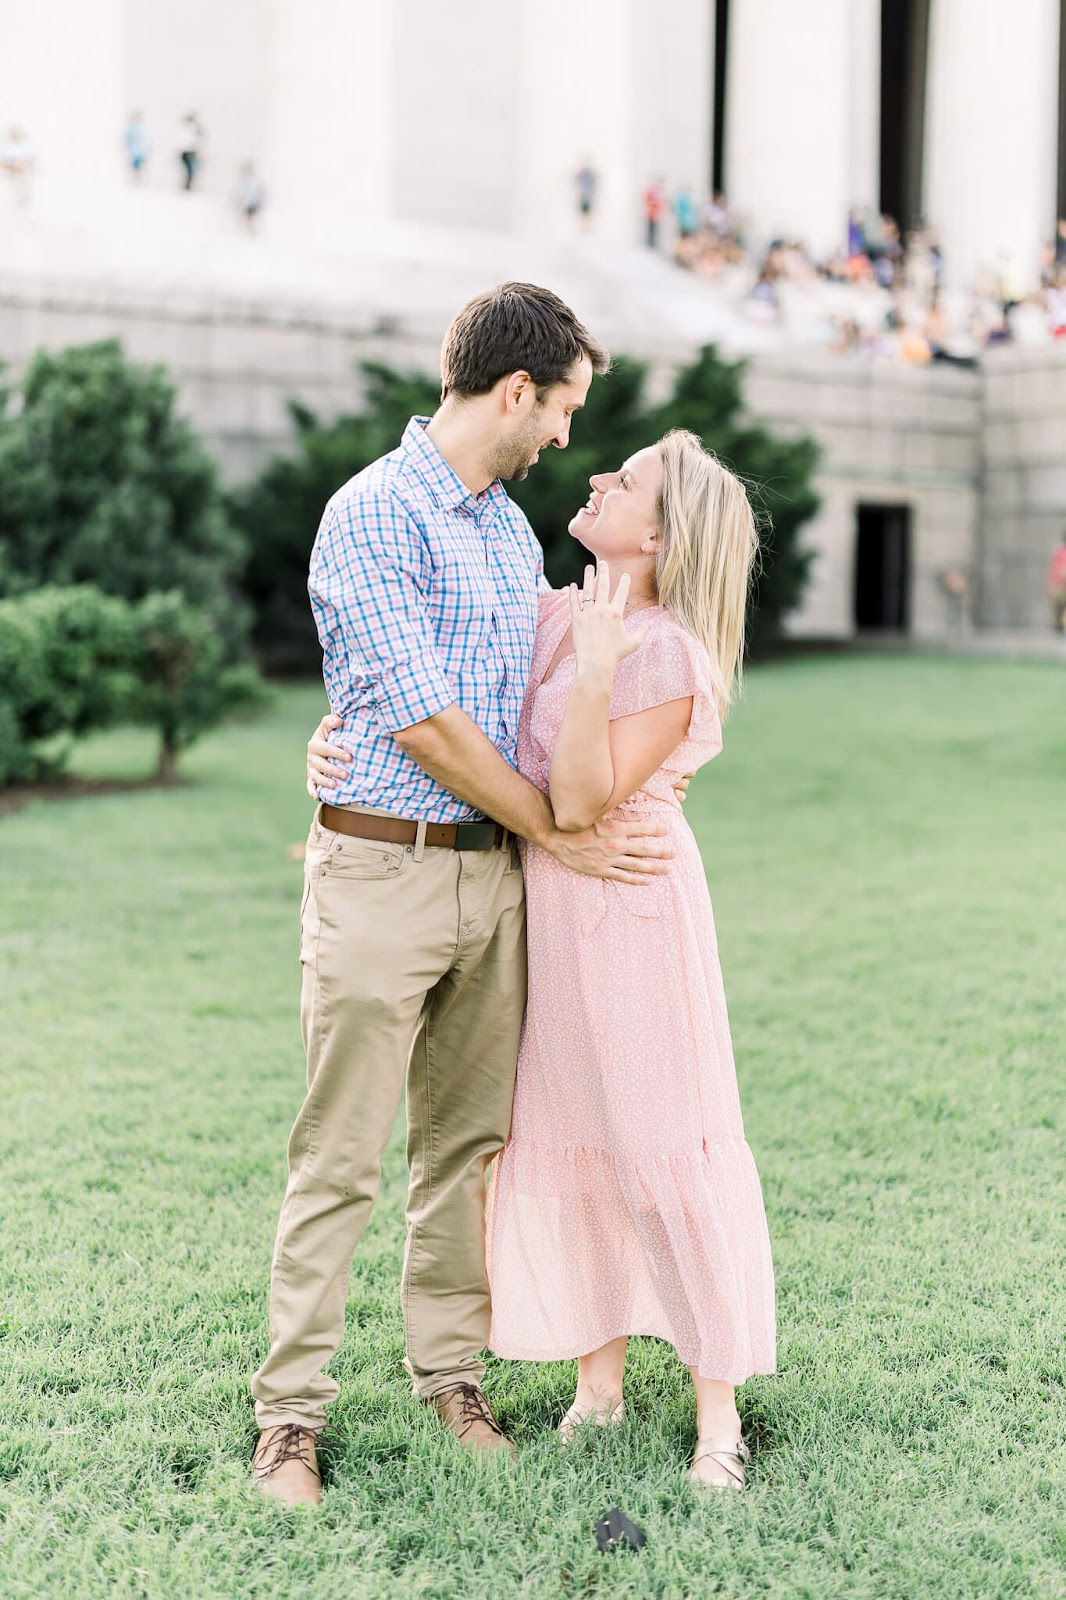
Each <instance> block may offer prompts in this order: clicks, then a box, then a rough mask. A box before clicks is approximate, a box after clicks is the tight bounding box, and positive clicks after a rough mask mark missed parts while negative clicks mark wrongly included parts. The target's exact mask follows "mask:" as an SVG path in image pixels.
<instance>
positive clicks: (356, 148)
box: [263, 0, 418, 226]
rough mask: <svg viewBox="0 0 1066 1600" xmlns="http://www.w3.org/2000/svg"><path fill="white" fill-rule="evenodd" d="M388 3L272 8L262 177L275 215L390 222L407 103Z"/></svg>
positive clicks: (292, 3)
mask: <svg viewBox="0 0 1066 1600" xmlns="http://www.w3.org/2000/svg"><path fill="white" fill-rule="evenodd" d="M399 9H400V8H399V7H398V6H397V7H394V6H393V5H392V4H391V3H390V0H269V4H268V5H267V13H268V15H267V23H268V25H269V28H270V64H269V69H268V74H267V81H266V84H265V85H264V94H265V96H266V100H267V107H268V112H267V129H266V140H265V142H266V150H265V154H264V160H263V168H264V172H265V173H266V175H267V182H268V186H269V189H270V196H271V206H272V207H273V206H275V205H276V206H277V207H278V209H279V210H280V209H285V210H288V211H292V212H294V213H299V212H305V213H311V214H314V216H315V217H316V218H317V219H319V220H321V219H330V218H332V219H334V220H335V221H336V222H337V223H338V224H339V225H341V226H345V225H347V224H349V223H351V222H372V221H375V220H377V219H380V218H382V217H386V216H388V215H389V214H390V213H391V210H392V204H393V191H394V171H393V152H394V119H395V118H396V117H397V116H400V115H402V114H403V112H404V107H405V104H406V106H407V109H408V112H409V114H410V115H412V116H417V115H418V107H417V106H412V105H411V104H410V101H409V100H406V101H405V92H406V90H405V82H404V75H403V72H402V63H400V64H398V63H396V62H395V60H394V39H393V25H394V20H395V12H397V11H399Z"/></svg>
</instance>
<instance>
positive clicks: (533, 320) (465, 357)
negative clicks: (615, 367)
mask: <svg viewBox="0 0 1066 1600" xmlns="http://www.w3.org/2000/svg"><path fill="white" fill-rule="evenodd" d="M583 355H586V356H588V358H589V360H590V361H591V362H592V370H593V372H595V373H599V374H603V373H605V372H606V371H607V370H608V368H609V367H610V365H611V358H610V356H609V355H608V354H607V351H606V350H605V349H604V348H603V346H602V345H601V344H597V343H596V340H595V339H594V338H593V337H592V335H591V334H590V333H589V331H588V329H587V328H584V327H582V325H581V323H580V322H579V321H578V320H577V318H576V317H575V316H574V313H573V312H572V311H571V310H570V307H569V306H568V305H564V303H563V301H562V300H560V299H559V296H558V295H555V294H552V292H551V290H550V289H540V288H538V287H537V285H536V284H535V283H501V284H500V286H499V288H498V289H489V290H488V291H487V292H486V293H485V294H479V295H475V297H474V299H473V300H469V301H468V302H467V304H466V305H465V306H464V307H463V309H462V310H461V311H460V312H459V314H458V316H457V317H456V318H455V321H454V322H453V323H452V325H451V327H450V328H449V329H448V332H447V333H446V334H445V335H444V344H443V347H442V349H441V354H440V371H441V399H442V400H446V399H447V397H448V396H449V395H455V396H457V397H458V398H459V399H461V400H462V399H469V398H471V397H472V396H474V395H478V394H488V392H489V390H490V389H492V388H493V387H494V386H495V385H496V384H497V383H499V381H500V379H501V378H505V377H507V375H508V374H509V373H511V372H528V373H529V376H530V377H531V378H532V379H533V382H534V383H535V384H536V386H537V389H538V391H539V390H542V389H548V388H550V387H551V385H552V384H553V383H562V382H563V380H564V379H565V378H566V377H568V376H569V374H570V372H571V371H572V370H573V367H574V364H575V363H576V362H577V361H579V360H580V359H581V357H582V356H583Z"/></svg>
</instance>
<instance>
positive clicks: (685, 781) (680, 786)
mask: <svg viewBox="0 0 1066 1600" xmlns="http://www.w3.org/2000/svg"><path fill="white" fill-rule="evenodd" d="M694 776H695V774H694V773H692V772H686V774H685V776H684V777H683V778H678V780H677V782H676V783H675V784H674V793H675V794H676V795H677V798H678V800H679V801H680V803H681V804H682V805H684V803H685V796H686V795H687V794H688V786H689V784H690V783H691V782H692V779H693V777H694Z"/></svg>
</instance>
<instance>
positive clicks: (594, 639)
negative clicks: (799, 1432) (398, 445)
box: [309, 431, 775, 1488]
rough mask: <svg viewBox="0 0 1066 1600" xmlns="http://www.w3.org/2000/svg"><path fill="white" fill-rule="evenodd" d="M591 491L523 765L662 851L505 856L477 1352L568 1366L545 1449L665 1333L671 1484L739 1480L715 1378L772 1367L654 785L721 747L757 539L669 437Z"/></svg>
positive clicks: (734, 1114)
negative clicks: (514, 904) (565, 860)
mask: <svg viewBox="0 0 1066 1600" xmlns="http://www.w3.org/2000/svg"><path fill="white" fill-rule="evenodd" d="M591 485H592V494H591V495H590V497H589V500H588V503H587V504H586V505H585V506H584V507H583V508H582V509H581V510H580V511H579V512H578V513H577V515H576V516H575V517H574V519H573V521H572V522H571V524H570V532H571V534H572V535H574V537H576V538H577V539H579V540H580V541H581V543H582V544H583V545H584V546H585V548H586V549H588V550H589V551H591V552H592V554H593V555H595V556H596V558H597V560H598V562H599V563H600V569H599V573H598V575H595V576H594V575H593V572H592V569H591V568H589V569H587V570H586V575H585V583H584V586H583V589H582V591H581V593H580V594H578V592H577V589H576V588H573V587H572V588H571V590H570V591H564V592H562V593H559V594H553V595H549V596H546V597H545V598H544V600H543V601H542V605H541V615H540V622H539V626H538V630H537V637H536V644H535V648H534V655H533V663H532V672H531V677H530V683H529V690H528V693H527V697H526V703H525V710H524V713H523V717H522V723H521V727H520V730H519V741H518V759H519V767H520V769H521V771H522V773H523V774H524V776H525V777H527V778H528V779H529V780H530V782H532V783H534V784H536V785H537V786H538V787H539V788H541V789H542V790H545V791H546V792H547V793H548V795H549V797H550V799H551V802H552V807H553V810H554V812H555V816H556V821H557V823H558V824H559V826H561V827H563V828H574V829H579V828H584V827H587V826H588V825H589V824H591V823H592V822H594V821H596V820H597V819H598V818H599V817H602V816H604V815H606V814H607V813H608V812H612V811H615V810H621V811H622V812H624V813H626V814H628V815H638V816H639V815H646V816H648V817H649V818H654V819H655V820H656V821H657V822H663V823H665V824H666V826H667V828H668V833H669V838H670V842H671V845H672V848H673V856H672V858H671V862H670V868H669V871H668V872H667V873H666V874H664V875H662V876H660V877H657V878H656V879H655V880H654V882H653V883H651V884H645V885H640V886H630V885H627V884H623V883H614V882H607V881H604V880H601V879H597V878H588V877H583V876H581V875H579V874H577V873H574V872H570V871H568V870H567V869H566V868H564V867H562V866H561V865H560V864H559V863H557V862H556V861H555V860H554V859H553V858H552V857H551V856H549V855H548V854H547V853H546V852H544V851H542V850H540V849H538V848H537V847H535V846H533V845H526V846H525V847H524V849H523V864H524V870H525V878H526V895H527V922H528V935H529V1003H528V1008H527V1012H526V1020H525V1026H524V1030H523V1036H522V1044H521V1050H520V1054H519V1063H518V1081H517V1088H516V1092H515V1102H514V1116H513V1121H512V1128H511V1135H510V1138H509V1140H508V1143H507V1146H506V1148H505V1149H504V1151H503V1152H502V1154H501V1155H500V1156H499V1158H498V1159H497V1161H496V1162H495V1164H494V1168H493V1173H492V1178H491V1183H490V1190H489V1214H488V1252H489V1267H490V1281H491V1285H492V1307H493V1310H492V1328H491V1332H490V1336H489V1345H490V1348H491V1349H492V1350H493V1351H494V1352H495V1353H496V1354H497V1355H499V1356H503V1357H507V1358H512V1359H518V1360H536V1361H558V1360H565V1359H569V1358H572V1357H574V1356H576V1357H578V1384H577V1393H576V1395H575V1397H574V1403H573V1405H572V1406H571V1407H570V1409H569V1411H568V1412H567V1413H566V1416H565V1417H564V1419H563V1422H562V1425H561V1432H562V1434H563V1437H564V1439H565V1438H568V1437H570V1436H571V1435H572V1433H573V1431H574V1429H575V1428H576V1427H577V1426H579V1425H581V1424H582V1423H589V1424H593V1425H595V1424H607V1423H610V1422H615V1421H618V1420H620V1419H621V1417H622V1416H623V1415H624V1399H623V1378H624V1372H625V1357H626V1340H627V1337H628V1336H629V1335H631V1334H652V1335H655V1336H657V1337H659V1338H661V1339H665V1340H667V1341H668V1342H669V1343H671V1344H673V1346H674V1347H675V1349H676V1350H677V1352H678V1354H679V1356H680V1357H681V1359H682V1361H684V1362H685V1364H686V1365H687V1366H688V1367H689V1370H690V1372H691V1375H692V1380H693V1384H694V1387H695V1391H696V1402H697V1413H698V1442H697V1446H696V1451H695V1454H694V1457H693V1461H692V1466H691V1472H690V1481H691V1482H692V1483H693V1484H696V1485H709V1486H712V1487H715V1488H727V1487H737V1488H739V1487H742V1486H743V1482H744V1463H745V1462H746V1460H747V1458H748V1453H747V1449H746V1447H745V1445H744V1443H743V1440H742V1437H741V1427H740V1418H739V1415H738V1413H737V1409H736V1399H735V1386H736V1385H737V1384H739V1383H742V1382H743V1381H744V1380H745V1379H746V1378H748V1377H750V1376H752V1375H753V1374H755V1373H769V1372H772V1371H773V1370H774V1337H775V1336H774V1303H773V1273H772V1267H771V1262H770V1251H769V1242H768V1238H767V1232H766V1220H765V1215H764V1212H763V1204H762V1195H761V1191H760V1188H759V1180H758V1176H757V1173H756V1170H755V1165H754V1162H753V1160H752V1156H751V1152H750V1150H749V1149H748V1146H747V1144H746V1143H745V1141H744V1131H743V1124H742V1121H741V1113H740V1105H739V1100H738V1096H737V1086H736V1074H735V1070H734V1065H733V1056H732V1049H731V1045H730V1038H729V1025H728V1020H727V1016H726V1007H725V996H724V992H723V987H722V978H721V970H720V967H719V964H718V955H717V947H716V942H715V934H714V923H713V918H712V913H711V905H710V899H709V896H708V892H707V883H706V878H705V876H704V870H703V865H702V862H701V859H700V854H699V850H698V848H697V846H696V842H695V839H694V838H693V835H692V833H691V831H690V829H689V828H688V826H687V824H686V823H685V821H684V818H683V816H682V813H681V807H680V803H679V801H678V798H677V795H676V793H675V788H674V786H675V785H676V784H677V782H678V781H679V779H681V778H682V777H683V776H684V775H685V774H688V773H691V772H693V771H694V770H695V769H696V768H697V767H699V766H700V765H702V764H703V763H704V762H705V761H709V760H710V759H711V758H712V757H713V756H715V755H716V754H717V753H718V751H719V750H720V749H721V742H722V741H721V729H720V721H719V717H720V713H721V712H723V711H724V710H725V709H726V707H727V706H728V703H729V700H730V698H731V695H732V692H733V689H734V686H735V683H736V682H737V680H738V679H739V675H740V659H741V652H742V645H743V637H744V607H745V601H746V596H747V589H748V582H749V577H750V572H751V566H752V562H753V560H754V556H755V551H756V545H757V540H756V533H755V525H754V519H753V517H752V513H751V508H750V506H749V505H748V501H747V497H746V495H745V493H744V490H743V487H742V486H741V484H740V483H739V481H738V480H737V479H736V478H735V477H734V476H733V474H732V473H730V472H728V471H727V470H726V469H725V468H724V467H722V466H721V464H720V463H719V462H718V461H716V460H715V458H714V457H713V456H711V455H709V454H708V453H707V452H705V451H704V450H703V448H702V446H701V445H700V443H699V440H698V439H697V438H696V437H695V436H694V435H693V434H690V433H684V432H680V431H677V432H674V433H671V434H668V435H667V436H666V437H665V438H664V439H662V440H660V442H659V443H658V444H657V445H653V446H651V447H649V448H648V449H645V450H641V451H638V452H637V454H636V455H634V456H633V457H632V458H631V459H630V460H629V461H627V462H626V464H625V466H624V467H623V468H622V469H621V470H620V471H619V472H614V473H605V474H602V475H598V476H596V477H594V478H592V479H591ZM612 572H613V573H615V574H618V584H617V587H616V589H615V591H614V593H613V595H612V593H611V590H610V573H612ZM318 748H319V749H320V750H321V748H322V747H321V745H319V746H318ZM309 759H310V761H311V766H312V769H313V771H314V772H315V773H316V774H317V775H318V777H319V780H321V779H322V778H324V777H325V776H326V775H328V773H329V767H328V764H325V763H320V762H317V761H316V760H315V758H314V756H313V755H312V756H310V757H309Z"/></svg>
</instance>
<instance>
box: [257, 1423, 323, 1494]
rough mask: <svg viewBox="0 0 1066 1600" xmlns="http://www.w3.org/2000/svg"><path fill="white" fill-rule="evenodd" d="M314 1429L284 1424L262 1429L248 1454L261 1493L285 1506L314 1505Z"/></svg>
mask: <svg viewBox="0 0 1066 1600" xmlns="http://www.w3.org/2000/svg"><path fill="white" fill-rule="evenodd" d="M315 1436H316V1435H315V1430H314V1429H313V1428H301V1427H300V1426H299V1424H298V1423H295V1422H286V1423H283V1424H282V1425H281V1426H280V1427H277V1428H264V1429H263V1431H262V1433H261V1434H260V1435H259V1443H258V1444H257V1445H256V1447H255V1450H254V1451H253V1453H252V1471H253V1472H254V1473H255V1476H256V1478H257V1480H258V1483H259V1487H260V1489H261V1490H262V1491H263V1493H264V1494H269V1495H273V1496H274V1498H275V1499H276V1500H281V1501H282V1502H283V1503H284V1504H285V1505H287V1506H317V1505H318V1502H319V1501H320V1500H321V1498H322V1474H321V1472H319V1470H318V1457H317V1456H316V1455H315Z"/></svg>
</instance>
